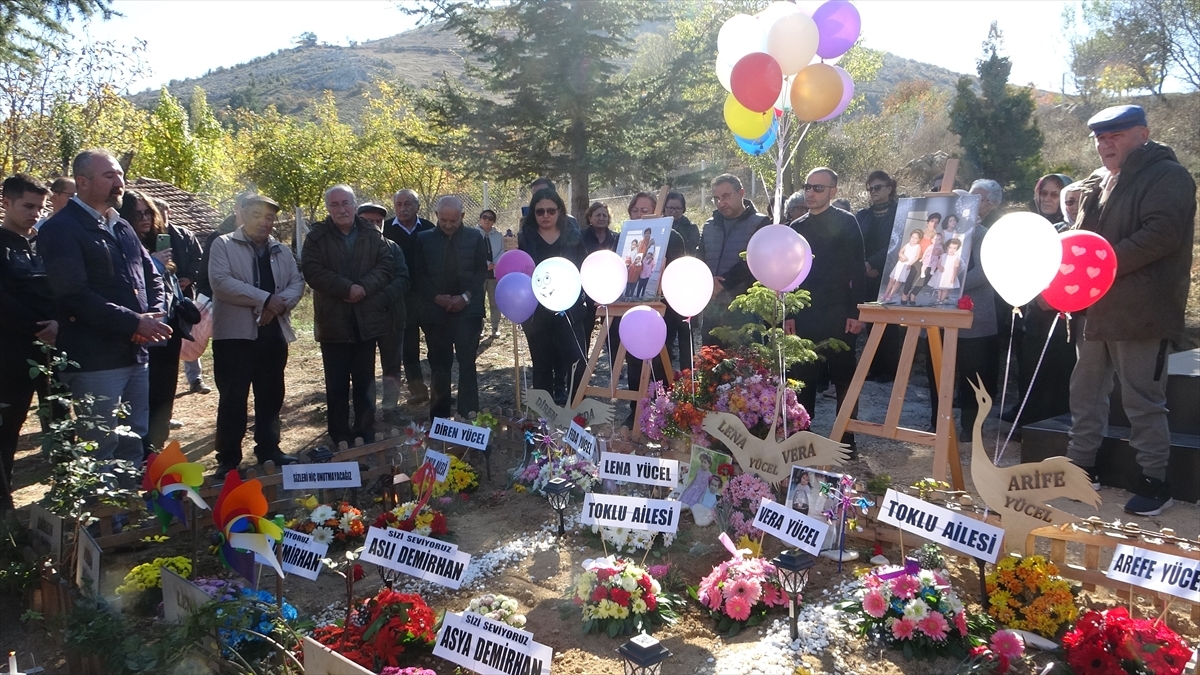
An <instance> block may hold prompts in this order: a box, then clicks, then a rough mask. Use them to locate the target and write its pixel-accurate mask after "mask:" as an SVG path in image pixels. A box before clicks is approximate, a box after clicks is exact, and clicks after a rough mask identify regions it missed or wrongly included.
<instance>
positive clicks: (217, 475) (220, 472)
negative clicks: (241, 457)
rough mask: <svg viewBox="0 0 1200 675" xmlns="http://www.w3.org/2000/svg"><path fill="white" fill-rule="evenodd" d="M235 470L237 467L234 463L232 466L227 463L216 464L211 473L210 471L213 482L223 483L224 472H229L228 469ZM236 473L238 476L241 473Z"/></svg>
mask: <svg viewBox="0 0 1200 675" xmlns="http://www.w3.org/2000/svg"><path fill="white" fill-rule="evenodd" d="M237 470H238V467H237V465H236V464H234V465H232V466H231V465H228V464H218V465H217V468H216V470H215V471H213V473H212V478H213V482H214V483H223V482H225V474H227V473H229V472H230V471H237ZM238 475H239V476H240V475H241V474H238Z"/></svg>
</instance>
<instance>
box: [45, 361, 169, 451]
mask: <svg viewBox="0 0 1200 675" xmlns="http://www.w3.org/2000/svg"><path fill="white" fill-rule="evenodd" d="M59 377H60V379H62V381H63V382H64V383H66V385H67V386H68V387H70V388H71V398H72V399H74V400H75V401H76V403H77V404H78V402H79V401H81V400H82V398H83V396H85V395H86V394H91V395H92V396H94V397H95V398H96V400H95V401H94V402H93V403H92V409H91V411H90V413H88V411H79V410H77V411H76V414H77V415H78V414H90V416H91V417H95V418H99V420H100V423H101V424H104V425H105V426H107V427H108V428H109V431H102V430H100V429H96V428H91V429H80V430H79V431H78V436H79V438H80V439H81V440H85V441H94V442H95V443H96V451H95V453H93V456H94V457H95V458H96V459H101V460H103V459H125V460H129V461H130V462H133V463H134V464H136V465H138V466H141V464H142V438H143V437H144V436H145V435H146V433H147V432H148V428H149V425H150V371H149V369H148V368H147V366H146V364H144V363H139V364H138V365H136V366H128V367H126V368H114V369H112V370H83V371H80V370H72V371H67V372H65V373H62V374H61V375H60V376H59ZM120 403H126V404H128V405H129V416H128V417H125V418H118V417H117V415H116V408H117V405H118V404H120ZM118 426H127V427H129V431H130V432H132V433H131V434H130V433H117V427H118Z"/></svg>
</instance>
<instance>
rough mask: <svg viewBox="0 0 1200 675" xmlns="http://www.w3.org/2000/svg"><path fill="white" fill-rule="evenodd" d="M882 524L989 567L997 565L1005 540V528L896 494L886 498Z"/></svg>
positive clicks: (889, 492) (892, 492)
mask: <svg viewBox="0 0 1200 675" xmlns="http://www.w3.org/2000/svg"><path fill="white" fill-rule="evenodd" d="M879 521H880V522H883V523H887V524H888V525H893V526H895V527H898V528H900V529H902V530H904V531H905V532H912V533H913V534H916V535H918V536H921V537H924V538H926V539H928V540H929V541H932V542H933V543H935V544H941V545H942V546H947V547H949V548H952V549H954V550H955V551H959V552H961V553H966V554H967V555H969V556H972V557H975V558H982V559H984V560H986V561H987V562H990V563H994V562H996V558H997V557H999V555H1000V551H1001V548H1000V542H1001V541H1003V540H1004V529H1003V528H1000V527H996V526H995V525H989V524H988V523H985V522H983V521H982V520H976V519H974V518H972V517H970V516H968V515H966V514H965V513H961V512H959V511H951V510H950V509H946V508H942V507H940V506H935V505H933V504H930V503H929V502H927V501H924V500H921V499H917V498H916V497H913V496H911V495H906V494H901V493H899V492H896V491H895V490H888V491H887V494H886V495H884V497H883V503H882V504H881V505H880V507H879Z"/></svg>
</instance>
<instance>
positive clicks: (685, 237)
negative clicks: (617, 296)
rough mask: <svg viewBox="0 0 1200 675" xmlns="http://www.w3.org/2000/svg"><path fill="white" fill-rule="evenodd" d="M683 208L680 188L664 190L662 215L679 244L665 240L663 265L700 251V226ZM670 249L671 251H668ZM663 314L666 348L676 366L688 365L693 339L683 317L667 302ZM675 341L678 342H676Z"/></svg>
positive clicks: (685, 200)
mask: <svg viewBox="0 0 1200 675" xmlns="http://www.w3.org/2000/svg"><path fill="white" fill-rule="evenodd" d="M686 210H687V199H686V198H684V196H683V193H682V192H668V193H667V200H666V201H665V202H663V215H664V216H670V217H671V218H673V219H674V220H673V221H672V222H671V229H672V230H674V231H675V233H676V234H678V235H679V237H678V239H679V241H680V242H681V243H682V244H683V246H682V247H680V248H679V250H677V251H672V250H671V244H672V243H674V242H675V240H676V237H671V238H670V239H669V240H668V243H667V257H666V260H664V261H663V267H664V269H665V267H666V265H669V264H670V263H671V261H673V260H674V259H675V258H677V257H679V256H681V255H689V256H695V255H696V254H697V253H698V252H699V251H700V228H699V227H697V226H696V224H695V223H693V222H692V221H691V220H689V219H688V217H687V216H685V215H684V212H685V211H686ZM672 253H675V255H671V254H672ZM663 318H664V319H665V320H666V322H667V351H669V352H670V353H671V355H672V356H678V357H679V358H678V363H679V369H680V370H683V369H685V368H691V367H692V339H693V338H692V335H693V333H692V328H691V326H690V325H688V324H687V323H685V322H684V318H683V317H682V316H680V315H679V313H678V312H676V311H675V310H674V309H671V307H670V306H668V307H667V312H666V314H664V315H663ZM676 341H678V346H676Z"/></svg>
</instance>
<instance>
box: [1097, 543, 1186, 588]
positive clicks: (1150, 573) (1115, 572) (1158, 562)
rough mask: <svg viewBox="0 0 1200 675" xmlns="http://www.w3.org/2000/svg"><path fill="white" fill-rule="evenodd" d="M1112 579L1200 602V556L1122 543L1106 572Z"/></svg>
mask: <svg viewBox="0 0 1200 675" xmlns="http://www.w3.org/2000/svg"><path fill="white" fill-rule="evenodd" d="M1104 575H1105V576H1107V577H1108V578H1109V579H1112V580H1114V581H1121V582H1124V583H1127V584H1133V585H1134V586H1140V587H1141V588H1146V589H1149V590H1152V591H1159V592H1162V593H1166V594H1168V595H1173V596H1175V597H1177V598H1182V599H1184V600H1188V601H1190V602H1200V560H1193V559H1191V558H1181V557H1179V556H1177V555H1171V554H1170V553H1160V552H1159V551H1147V550H1146V549H1144V548H1138V547H1136V546H1129V545H1128V544H1121V545H1119V546H1117V550H1115V551H1113V557H1112V563H1111V564H1109V566H1108V571H1107V572H1105V573H1104Z"/></svg>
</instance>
